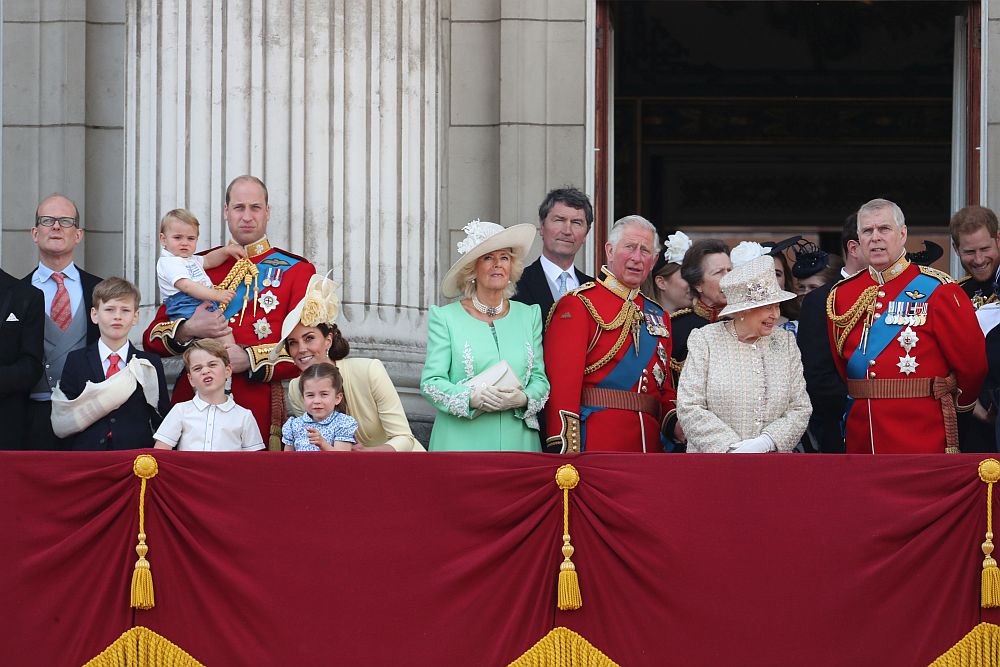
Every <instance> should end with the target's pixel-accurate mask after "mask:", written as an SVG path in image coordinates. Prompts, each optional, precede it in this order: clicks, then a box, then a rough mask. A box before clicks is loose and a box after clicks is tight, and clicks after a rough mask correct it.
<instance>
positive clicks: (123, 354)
mask: <svg viewBox="0 0 1000 667" xmlns="http://www.w3.org/2000/svg"><path fill="white" fill-rule="evenodd" d="M128 346H129V342H128V341H125V344H124V345H122V346H121V347H120V348H118V349H117V350H112V349H111V348H110V347H108V346H107V345H105V344H104V339H103V338H98V339H97V352H98V354H100V355H101V363H102V364H103V363H105V362H107V360H108V357H110V356H111V355H112V354H117V355H118V357H119V358H120V359H121V360H122V365H123V366H124V364H125V361H126V360H127V359H128Z"/></svg>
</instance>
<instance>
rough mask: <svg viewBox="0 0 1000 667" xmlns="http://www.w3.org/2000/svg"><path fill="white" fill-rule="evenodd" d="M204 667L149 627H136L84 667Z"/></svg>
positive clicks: (126, 632) (127, 631) (123, 634)
mask: <svg viewBox="0 0 1000 667" xmlns="http://www.w3.org/2000/svg"><path fill="white" fill-rule="evenodd" d="M126 666H127V667H161V666H162V667H203V666H202V664H201V663H200V662H198V661H197V660H195V659H194V658H192V657H191V656H190V655H188V654H187V653H186V652H185V651H184V649H182V648H181V647H179V646H177V645H176V644H174V643H173V642H171V641H170V640H168V639H165V638H164V637H162V636H160V635H158V634H156V633H155V632H153V631H152V630H150V629H149V628H144V627H142V626H136V627H134V628H131V629H129V630H126V631H125V632H124V633H122V636H121V637H119V638H118V639H116V640H115V641H114V642H113V643H112V644H111V646H109V647H107V648H106V649H104V650H103V651H101V654H100V655H98V656H97V657H95V658H93V659H92V660H91V661H90V662H88V663H87V664H85V665H84V666H83V667H126Z"/></svg>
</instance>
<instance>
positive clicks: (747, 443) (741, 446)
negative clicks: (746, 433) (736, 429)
mask: <svg viewBox="0 0 1000 667" xmlns="http://www.w3.org/2000/svg"><path fill="white" fill-rule="evenodd" d="M774 449H775V447H774V441H773V440H771V436H769V435H768V434H767V433H761V434H760V435H758V436H757V437H756V438H747V439H746V440H740V441H739V442H737V443H736V444H735V445H733V446H732V447H731V448H730V449H729V451H730V452H731V453H733V454H764V453H766V452H770V451H773V450H774Z"/></svg>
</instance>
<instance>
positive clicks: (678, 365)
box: [670, 357, 684, 375]
mask: <svg viewBox="0 0 1000 667" xmlns="http://www.w3.org/2000/svg"><path fill="white" fill-rule="evenodd" d="M670 370H672V371H673V372H675V373H677V374H678V375H679V374H680V372H681V371H682V370H684V362H683V361H681V360H680V359H677V358H675V357H670Z"/></svg>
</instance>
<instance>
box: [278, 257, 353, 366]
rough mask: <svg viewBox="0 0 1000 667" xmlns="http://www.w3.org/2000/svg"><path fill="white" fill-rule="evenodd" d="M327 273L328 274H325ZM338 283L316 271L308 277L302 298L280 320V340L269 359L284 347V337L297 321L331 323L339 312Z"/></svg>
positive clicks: (303, 322) (296, 324)
mask: <svg viewBox="0 0 1000 667" xmlns="http://www.w3.org/2000/svg"><path fill="white" fill-rule="evenodd" d="M327 275H329V274H327ZM339 287H340V286H339V285H338V284H337V283H335V282H333V281H332V280H330V279H329V278H328V277H327V276H323V275H320V274H318V273H316V274H313V275H312V276H310V277H309V283H308V284H307V285H306V292H305V294H304V295H303V296H302V300H301V301H299V302H298V303H297V304H295V307H294V308H292V309H291V310H290V311H288V314H287V315H285V319H284V320H282V322H281V340H279V341H278V344H277V345H275V346H274V349H273V350H271V359H272V360H273V359H276V358H277V357H278V355H279V354H280V353H281V350H282V348H284V347H285V339H286V338H288V335H289V334H290V333H292V329H294V328H295V327H297V326H298V325H299V323H300V322H301V323H302V324H304V325H306V326H307V327H314V326H316V325H318V324H333V323H334V322H335V321H336V319H337V316H338V315H339V314H340V297H339V296H338V295H337V290H338V289H339Z"/></svg>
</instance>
